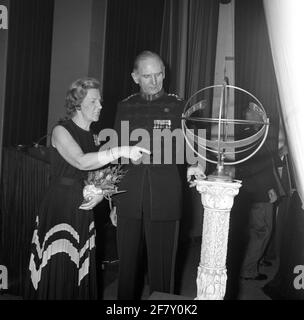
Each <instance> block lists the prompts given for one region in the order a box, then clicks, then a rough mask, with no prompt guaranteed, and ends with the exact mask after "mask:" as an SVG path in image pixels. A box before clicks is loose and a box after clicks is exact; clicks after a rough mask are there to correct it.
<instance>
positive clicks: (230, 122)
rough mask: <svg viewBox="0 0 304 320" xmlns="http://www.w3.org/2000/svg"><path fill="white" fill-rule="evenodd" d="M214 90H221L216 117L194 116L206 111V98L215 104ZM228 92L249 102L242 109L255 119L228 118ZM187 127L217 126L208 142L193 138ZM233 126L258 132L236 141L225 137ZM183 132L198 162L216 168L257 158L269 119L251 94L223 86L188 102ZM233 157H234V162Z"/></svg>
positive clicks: (213, 87)
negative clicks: (202, 124) (199, 159)
mask: <svg viewBox="0 0 304 320" xmlns="http://www.w3.org/2000/svg"><path fill="white" fill-rule="evenodd" d="M215 90H220V94H219V95H218V96H219V97H220V98H219V101H220V102H219V108H218V109H219V111H218V117H215V118H208V117H207V118H206V117H199V116H195V115H194V113H195V112H197V111H200V110H204V109H206V105H207V100H208V98H207V99H206V97H209V99H210V97H211V99H212V100H213V101H214V99H213V96H214V92H215ZM231 90H234V94H238V95H241V96H244V98H243V101H246V102H248V101H249V100H250V102H249V106H248V105H247V106H246V105H245V106H244V108H250V109H251V111H252V112H254V113H255V114H256V115H257V117H256V119H254V120H247V119H234V117H231V118H229V117H228V106H229V105H231V100H232V94H231ZM233 102H234V100H233ZM189 123H191V124H192V127H193V124H198V126H199V123H205V124H208V125H209V127H211V126H212V125H213V126H214V125H216V126H217V130H216V134H215V135H213V137H212V138H210V139H207V138H205V137H203V136H200V135H197V134H195V130H193V129H189V127H188V124H189ZM235 125H242V126H243V125H247V126H248V125H251V126H252V125H257V126H258V129H257V130H256V132H254V134H252V135H250V136H248V137H245V138H241V139H239V140H236V139H235V138H234V137H231V136H228V134H227V132H228V129H229V126H235ZM182 129H183V134H184V137H185V140H186V142H187V144H188V146H189V147H190V148H191V149H192V151H193V152H194V153H195V154H196V155H197V156H198V157H200V158H201V159H203V160H205V161H207V162H210V163H214V164H217V166H218V167H219V166H224V165H236V164H239V163H241V162H244V161H246V160H248V159H249V158H251V157H252V156H253V155H254V154H256V153H257V152H258V150H259V149H260V148H261V147H262V145H263V143H264V142H265V140H266V137H267V134H268V130H269V119H268V118H267V115H266V112H265V109H264V107H263V105H262V103H261V102H260V101H259V100H258V99H257V98H256V97H255V96H254V95H253V94H251V93H250V92H248V91H246V90H244V89H242V88H239V87H236V86H231V85H226V84H223V85H213V86H209V87H205V88H203V89H201V90H199V91H197V92H196V93H195V94H193V95H192V96H191V97H190V98H189V99H188V100H187V102H186V105H185V108H184V112H183V115H182ZM195 144H196V145H197V149H195V147H194V146H195ZM199 150H201V151H202V150H203V151H204V152H199ZM207 155H213V158H215V159H216V158H217V160H213V159H212V157H211V156H207ZM235 156H237V160H236V159H235Z"/></svg>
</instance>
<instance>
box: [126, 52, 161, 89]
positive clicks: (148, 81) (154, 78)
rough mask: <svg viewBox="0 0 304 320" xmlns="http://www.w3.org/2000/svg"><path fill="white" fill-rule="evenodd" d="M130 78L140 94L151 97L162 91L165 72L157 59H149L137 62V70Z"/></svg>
mask: <svg viewBox="0 0 304 320" xmlns="http://www.w3.org/2000/svg"><path fill="white" fill-rule="evenodd" d="M132 77H133V80H134V82H135V83H137V84H138V85H139V86H140V89H141V92H143V93H145V94H150V95H152V94H156V93H158V92H160V91H161V90H162V88H163V80H164V78H165V70H163V69H162V64H161V62H160V61H159V60H158V59H157V58H153V57H149V58H146V59H144V60H141V61H140V62H139V64H138V70H137V71H135V72H133V73H132Z"/></svg>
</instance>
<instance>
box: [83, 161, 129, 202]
mask: <svg viewBox="0 0 304 320" xmlns="http://www.w3.org/2000/svg"><path fill="white" fill-rule="evenodd" d="M125 173H126V171H125V170H122V165H109V166H107V167H106V168H103V169H99V170H95V171H90V172H89V173H88V179H87V180H86V181H85V187H84V188H83V197H84V200H85V202H88V201H90V200H91V198H92V197H93V196H95V195H100V194H103V195H104V197H105V198H106V199H107V200H109V201H111V196H112V195H114V194H116V193H118V192H121V191H118V190H117V189H118V184H119V182H120V181H121V179H122V178H123V176H124V175H125Z"/></svg>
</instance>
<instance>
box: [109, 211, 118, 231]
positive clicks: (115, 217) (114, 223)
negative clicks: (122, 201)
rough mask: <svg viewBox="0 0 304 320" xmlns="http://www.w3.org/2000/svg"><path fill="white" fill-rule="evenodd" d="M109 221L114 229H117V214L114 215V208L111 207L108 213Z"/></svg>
mask: <svg viewBox="0 0 304 320" xmlns="http://www.w3.org/2000/svg"><path fill="white" fill-rule="evenodd" d="M110 219H111V222H112V224H113V226H114V227H117V213H116V207H113V208H112V210H111V212H110Z"/></svg>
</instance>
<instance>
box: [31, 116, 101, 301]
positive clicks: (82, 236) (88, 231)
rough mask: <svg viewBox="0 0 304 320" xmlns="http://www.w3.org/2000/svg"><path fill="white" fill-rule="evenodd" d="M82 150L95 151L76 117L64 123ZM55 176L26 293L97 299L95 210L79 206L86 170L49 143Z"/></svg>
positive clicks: (41, 213)
mask: <svg viewBox="0 0 304 320" xmlns="http://www.w3.org/2000/svg"><path fill="white" fill-rule="evenodd" d="M61 125H62V126H64V127H65V128H66V129H67V130H68V131H69V133H70V134H71V135H72V137H73V138H74V139H75V141H76V142H77V143H78V144H79V146H80V147H81V149H82V150H83V152H84V153H88V152H94V151H97V147H96V146H95V144H94V138H93V134H92V133H91V132H89V131H86V130H83V129H81V128H80V127H78V126H77V125H76V124H75V123H74V122H73V121H72V120H67V121H65V122H63V123H61ZM50 148H51V150H50V156H51V181H50V186H49V187H48V190H47V192H46V194H45V196H44V198H43V200H42V202H41V204H40V208H39V213H38V216H37V218H36V229H35V230H34V234H33V239H32V247H31V255H30V264H29V278H30V279H29V283H28V287H27V293H26V298H28V299H56V300H63V299H73V300H78V299H81V300H82V299H86V300H87V299H90V300H91V299H97V279H96V266H95V226H94V218H93V211H85V210H81V209H79V206H80V205H81V203H82V201H83V195H82V190H83V186H84V180H86V178H87V172H86V171H81V170H79V169H76V168H75V167H73V166H71V165H70V164H69V163H67V162H66V161H65V160H64V159H63V158H62V156H61V155H60V154H59V153H58V151H57V150H56V148H54V147H52V146H51V147H50Z"/></svg>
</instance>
